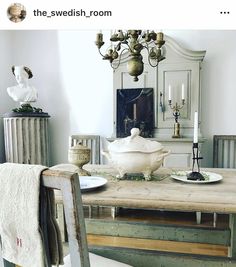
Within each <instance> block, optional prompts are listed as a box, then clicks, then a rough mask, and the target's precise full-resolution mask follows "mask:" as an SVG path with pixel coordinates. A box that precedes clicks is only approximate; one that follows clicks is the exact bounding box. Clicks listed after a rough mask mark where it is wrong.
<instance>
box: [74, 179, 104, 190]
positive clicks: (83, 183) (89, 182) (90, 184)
mask: <svg viewBox="0 0 236 267" xmlns="http://www.w3.org/2000/svg"><path fill="white" fill-rule="evenodd" d="M79 181H80V189H81V191H82V192H85V191H89V190H94V189H96V188H98V187H101V186H104V185H105V184H106V183H107V179H105V178H103V177H99V176H80V177H79Z"/></svg>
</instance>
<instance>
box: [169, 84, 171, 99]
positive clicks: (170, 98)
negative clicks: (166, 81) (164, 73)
mask: <svg viewBox="0 0 236 267" xmlns="http://www.w3.org/2000/svg"><path fill="white" fill-rule="evenodd" d="M169 100H171V86H170V85H169Z"/></svg>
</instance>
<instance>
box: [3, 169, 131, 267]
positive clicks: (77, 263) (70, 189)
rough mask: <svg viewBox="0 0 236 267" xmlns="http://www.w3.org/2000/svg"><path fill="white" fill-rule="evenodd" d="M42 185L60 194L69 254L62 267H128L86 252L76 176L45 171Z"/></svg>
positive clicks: (10, 264) (84, 231)
mask: <svg viewBox="0 0 236 267" xmlns="http://www.w3.org/2000/svg"><path fill="white" fill-rule="evenodd" d="M42 183H43V186H45V187H46V188H51V189H59V190H61V192H62V199H63V205H64V210H65V218H66V225H67V232H68V239H69V252H70V254H69V256H67V257H66V259H65V265H64V266H66V267H69V266H71V267H90V266H91V267H93V266H97V267H99V266H104V267H105V266H109V267H119V266H120V267H128V266H130V265H127V264H123V263H120V262H117V261H114V260H110V259H107V258H104V257H101V256H98V255H95V254H92V253H89V252H88V246H87V237H86V230H85V221H84V215H83V207H82V199H81V193H80V184H79V178H78V175H77V174H73V173H70V172H64V171H55V170H45V171H43V173H42ZM94 261H95V262H94ZM99 262H100V263H99ZM14 266H15V265H14V264H12V263H9V262H7V261H5V263H4V267H14Z"/></svg>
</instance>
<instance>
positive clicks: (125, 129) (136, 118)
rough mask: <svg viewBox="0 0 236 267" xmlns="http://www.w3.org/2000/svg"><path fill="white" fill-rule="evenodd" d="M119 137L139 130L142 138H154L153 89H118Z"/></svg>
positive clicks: (117, 129)
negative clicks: (133, 130)
mask: <svg viewBox="0 0 236 267" xmlns="http://www.w3.org/2000/svg"><path fill="white" fill-rule="evenodd" d="M116 99H117V118H116V119H117V120H116V121H117V128H116V134H117V137H126V136H129V135H130V130H131V129H132V128H133V127H136V128H139V129H140V132H141V134H140V135H141V136H142V137H153V129H154V109H153V88H135V89H117V98H116Z"/></svg>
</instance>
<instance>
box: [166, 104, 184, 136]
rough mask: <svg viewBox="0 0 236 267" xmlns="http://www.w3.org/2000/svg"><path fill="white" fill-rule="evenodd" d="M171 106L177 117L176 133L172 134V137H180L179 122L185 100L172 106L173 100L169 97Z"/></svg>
mask: <svg viewBox="0 0 236 267" xmlns="http://www.w3.org/2000/svg"><path fill="white" fill-rule="evenodd" d="M168 102H169V106H170V108H171V109H172V110H173V116H174V118H175V124H174V134H173V135H172V138H180V137H181V136H180V124H179V121H178V119H179V116H180V110H181V109H182V108H183V106H184V104H185V100H184V99H182V105H178V103H177V102H176V103H175V105H174V106H172V101H171V100H170V99H169V100H168Z"/></svg>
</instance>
